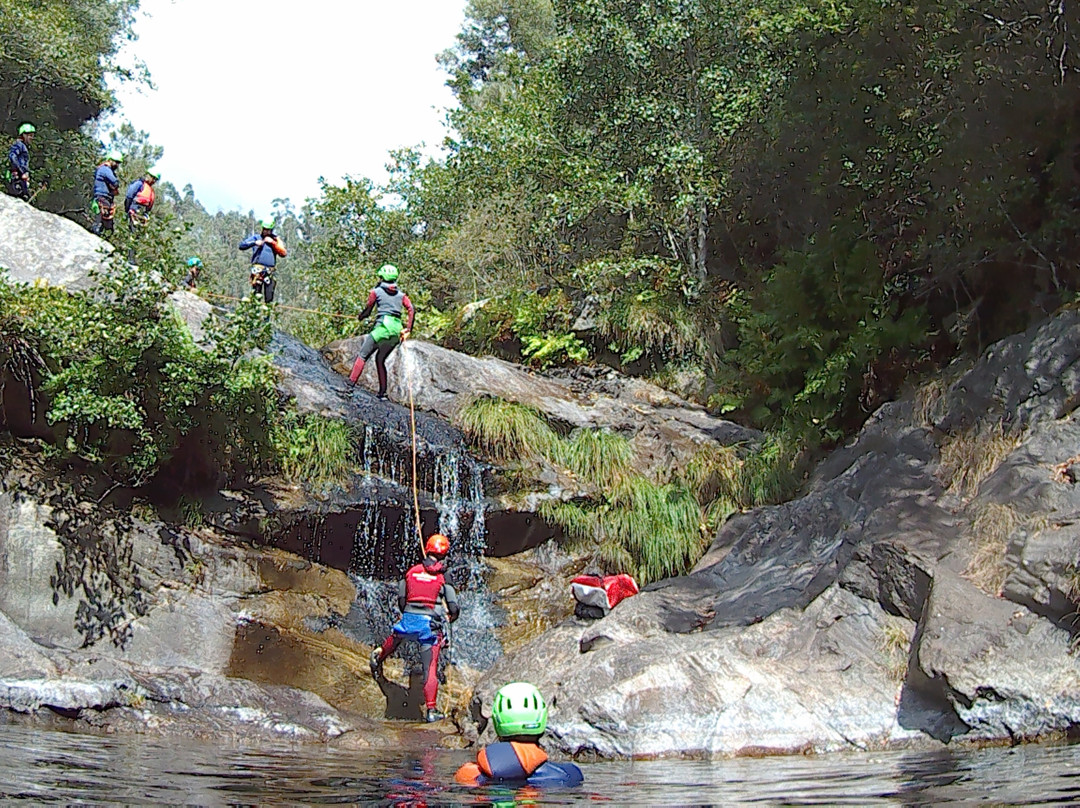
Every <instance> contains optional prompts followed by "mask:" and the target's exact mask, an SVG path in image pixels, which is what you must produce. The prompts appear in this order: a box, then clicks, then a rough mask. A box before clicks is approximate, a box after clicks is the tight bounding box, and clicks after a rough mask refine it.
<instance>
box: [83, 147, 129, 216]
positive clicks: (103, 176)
mask: <svg viewBox="0 0 1080 808" xmlns="http://www.w3.org/2000/svg"><path fill="white" fill-rule="evenodd" d="M123 160H124V157H123V155H122V154H120V152H118V151H116V150H115V149H114V150H113V151H111V152H109V153H108V155H106V157H105V160H104V161H103V162H102V163H101V165H99V166H98V167H97V170H95V171H94V191H93V193H94V202H93V205H92V208H91V209H92V210H93V212H94V214H95V217H96V218H95V219H94V224H93V226H92V227H91V228H90V232H92V233H94V234H95V235H98V236H100V235H102V234H104V233H111V232H113V226H114V224H115V222H114V218H115V216H116V195H117V194H118V193H119V192H120V178H119V177H118V176H116V169H118V168H119V167H120V163H122V162H123Z"/></svg>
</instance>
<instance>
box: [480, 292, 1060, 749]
mask: <svg viewBox="0 0 1080 808" xmlns="http://www.w3.org/2000/svg"><path fill="white" fill-rule="evenodd" d="M1078 369H1080V313H1077V312H1075V311H1063V312H1061V313H1059V314H1058V315H1057V316H1055V317H1054V318H1052V319H1050V320H1048V321H1047V322H1045V323H1044V324H1042V325H1041V326H1039V327H1038V328H1034V329H1031V330H1030V331H1028V332H1027V333H1025V334H1021V335H1017V336H1015V337H1012V338H1010V339H1008V340H1004V341H1003V342H1001V343H998V344H996V345H994V346H992V347H991V348H990V349H989V350H988V351H987V353H986V355H985V356H984V357H983V358H982V359H980V360H979V361H977V362H973V363H970V365H969V366H959V365H958V366H957V367H955V368H951V369H949V371H948V373H947V374H946V375H945V377H944V379H945V382H944V383H943V384H939V385H938V390H937V393H936V394H935V393H933V391H930V392H929V393H928V392H924V393H923V394H920V395H919V396H912V397H909V398H907V399H905V400H902V401H898V402H893V403H890V404H887V405H885V406H884V407H882V408H881V409H880V410H878V411H877V412H876V413H874V415H873V416H872V417H871V418H870V419H869V420H868V421H867V423H866V424H865V425H864V427H863V429H862V430H861V431H860V433H859V435H858V436H857V437H856V438H855V439H853V440H852V441H851V442H850V443H848V444H847V445H846V446H844V447H841V448H839V449H837V450H836V451H834V452H833V453H832V454H831V455H830V456H829V457H828V458H826V459H825V460H824V461H823V462H822V463H821V464H820V465H819V467H818V468H817V469H816V470H815V471H814V473H813V475H812V477H811V479H810V480H809V481H808V484H807V487H806V492H805V493H804V495H803V496H802V497H801V498H800V499H798V500H796V501H793V502H788V503H784V504H782V505H778V506H773V507H767V508H759V509H757V510H755V511H751V512H749V513H746V514H742V515H738V516H736V517H734V518H733V519H731V520H730V521H729V522H728V523H727V524H726V525H724V526H723V527H722V528H721V529H720V530H719V532H718V534H717V536H716V538H715V540H714V542H713V543H712V546H711V547H710V549H709V551H708V552H707V554H706V555H705V557H704V558H703V559H702V560H701V562H700V563H699V564H698V565H697V566H696V567H695V569H694V570H693V571H692V572H691V574H689V575H687V576H684V577H682V578H677V579H672V580H667V581H660V582H658V583H656V584H654V585H652V586H650V587H648V588H646V590H645V591H644V592H642V594H640V595H638V596H636V597H634V598H631V599H630V600H628V601H625V602H624V603H622V604H620V605H619V606H618V607H617V608H616V609H615V610H613V611H612V613H611V614H610V615H608V616H607V617H606V618H604V619H603V620H601V621H599V622H598V623H597V624H595V626H594V627H593V628H591V629H587V628H585V627H582V626H577V625H575V624H573V623H568V624H565V625H562V626H559V627H557V628H555V629H553V630H551V632H550V633H549V634H548V635H545V636H542V637H540V638H538V639H537V640H535V641H534V643H533V645H532V646H530V647H529V648H527V649H525V650H524V651H523V652H518V653H515V654H513V655H511V656H510V657H509V658H508V659H506V660H503V661H502V662H500V663H499V666H498V669H497V671H493V672H492V674H491V675H490V676H489V677H487V678H486V679H485V680H484V681H483V682H482V683H481V685H480V687H479V688H478V690H477V694H478V701H477V705H476V708H475V709H476V711H477V712H478V715H479V714H482V710H484V709H488V707H487V706H486V705H487V703H488V702H487V701H486V700H488V699H490V695H491V693H492V692H493V691H494V689H495V688H496V687H497V686H498V684H499V683H500V680H503V681H504V680H505V679H507V678H510V677H514V678H519V677H518V676H517V675H516V673H515V672H517V671H523V672H525V673H526V675H528V676H535V677H537V678H538V680H539V681H541V682H543V685H544V687H546V688H548V690H550V694H551V697H552V698H554V699H555V700H556V701H557V704H558V711H557V714H556V717H555V719H554V723H555V731H554V732H555V737H556V739H557V743H558V745H559V746H560V747H561V748H563V749H565V750H566V751H571V752H572V751H575V750H579V749H593V750H595V751H597V752H599V753H600V754H601V755H640V754H650V755H651V754H674V755H678V754H717V753H726V752H734V751H739V750H745V749H746V748H747V745H748V744H749V743H750V740H749V739H752V738H758V739H761V740H762V745H763V746H767V747H769V748H770V749H776V750H787V751H792V750H795V749H799V748H814V749H829V748H836V747H837V746H843V745H849V746H850V745H854V746H866V745H874V744H878V743H880V744H887V745H888V744H897V743H901V744H908V743H912V742H914V741H916V740H919V739H921V740H922V741H923V742H927V743H929V742H932V739H937V740H944V741H949V740H979V741H984V740H987V739H1015V738H1030V737H1039V736H1044V735H1046V734H1048V733H1053V734H1056V733H1060V732H1063V731H1069V732H1072V731H1076V729H1077V728H1078V727H1080V712H1078V699H1080V681H1078V680H1077V661H1076V657H1075V656H1074V655H1073V652H1072V650H1071V649H1072V648H1073V647H1075V645H1076V642H1077V637H1076V635H1077V630H1078V626H1077V625H1076V621H1075V613H1076V611H1077V608H1078V606H1077V603H1078V602H1080V584H1078V583H1077V582H1078V580H1080V575H1078V573H1077V570H1078V569H1080V551H1078V550H1077V549H1076V548H1077V545H1076V540H1075V533H1076V530H1077V528H1076V525H1077V523H1078V521H1080V517H1078V515H1080V485H1078V484H1077V481H1078V480H1080V460H1078V458H1077V454H1078V452H1077V448H1076V447H1077V445H1078V444H1080V425H1078V423H1077V422H1076V421H1075V420H1074V419H1073V417H1072V413H1073V410H1074V408H1075V407H1076V406H1077V405H1078V404H1080V370H1078ZM946 448H947V449H948V456H947V457H946V456H945V455H944V454H943V450H944V449H946ZM957 458H960V460H957ZM961 575H971V577H972V579H973V580H975V579H977V580H980V581H985V582H986V583H984V584H983V585H984V586H986V587H988V588H992V587H994V586H996V583H993V582H997V581H1001V580H1004V584H1003V586H1002V587H1001V594H1002V595H1003V596H1004V598H1005V599H1001V598H998V597H994V595H997V594H998V593H997V592H996V591H991V592H982V591H980V590H979V589H977V588H976V587H975V586H974V584H972V583H970V582H969V581H967V580H965V579H964V578H963V577H961ZM856 629H857V630H856ZM886 648H887V649H889V650H888V651H887V654H888V655H889V656H891V657H892V659H891V661H890V662H889V663H888V664H887V665H884V664H883V662H882V657H883V656H884V655H886V651H884V650H883V649H886ZM582 651H586V652H585V653H582ZM765 659H768V660H769V665H768V667H767V669H761V668H758V667H755V666H756V665H758V664H759V661H761V660H765ZM546 660H550V661H551V662H550V664H547V663H546V662H545V661H546ZM747 660H749V661H747ZM911 660H915V662H914V663H912V664H905V663H908V662H910V661H911ZM760 664H761V665H762V667H763V668H764V663H763V662H762V663H760ZM830 665H836V666H837V667H838V669H839V670H833V669H832V668H831V667H830ZM883 666H884V667H888V668H889V669H890V670H891V671H892V672H893V673H892V675H893V676H895V675H897V674H898V675H899V676H902V677H903V684H902V686H900V687H899V688H898V689H897V688H893V689H892V690H891V691H890V688H889V687H886V686H885V684H884V682H885V679H884V678H882V677H883V676H884V673H883V672H882V667H883ZM794 671H797V672H798V675H795V673H794ZM750 672H752V675H751V673H750ZM740 677H741V678H740ZM875 677H877V678H875ZM520 678H526V677H525V676H521V677H520ZM890 681H891V680H890ZM664 682H669V683H670V689H669V690H666V691H663V690H661V686H662V685H661V683H664ZM690 682H694V683H696V684H697V688H691V687H690V685H689V684H688V683H690ZM740 682H744V684H743V685H740V684H739V683H740ZM728 685H730V687H731V689H728V690H725V689H724V688H725V687H727V686H728ZM751 685H752V686H751ZM740 687H742V688H743V689H744V690H745V692H743V691H742V690H740ZM759 693H764V694H767V697H768V704H771V705H781V706H782V711H783V712H784V714H785V715H787V716H790V721H789V722H788V723H786V724H785V725H783V726H782V727H781V726H777V719H776V718H775V717H774V716H772V715H770V713H769V711H768V705H767V704H756V703H755V699H756V697H757V696H756V694H759ZM695 697H697V698H700V699H701V700H702V704H703V705H704V706H703V707H702V708H701V712H702V713H708V714H711V715H714V716H717V718H716V720H715V721H714V723H713V724H712V725H708V723H707V721H706V719H705V718H704V716H703V715H698V713H697V708H696V707H694V706H693V705H694V702H693V698H695ZM741 715H742V716H745V719H743V718H740V717H739V716H741ZM481 723H482V722H481ZM754 730H756V732H755V731H754ZM784 731H787V732H788V734H787V735H785V734H784ZM646 750H647V751H646Z"/></svg>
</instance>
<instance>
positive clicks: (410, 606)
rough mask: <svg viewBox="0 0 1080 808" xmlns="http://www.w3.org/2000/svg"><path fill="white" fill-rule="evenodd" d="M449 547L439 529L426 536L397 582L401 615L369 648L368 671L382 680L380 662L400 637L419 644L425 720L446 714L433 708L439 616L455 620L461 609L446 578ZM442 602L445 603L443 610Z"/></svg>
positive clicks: (439, 641) (436, 691) (439, 643)
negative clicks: (420, 555)
mask: <svg viewBox="0 0 1080 808" xmlns="http://www.w3.org/2000/svg"><path fill="white" fill-rule="evenodd" d="M449 551H450V540H449V539H447V538H446V536H443V535H442V534H440V533H433V534H431V535H430V536H428V539H427V542H425V544H424V558H423V560H421V562H420V563H419V564H415V565H413V566H412V567H410V568H409V570H408V571H407V572H406V573H405V577H404V579H403V580H402V581H401V582H400V583H399V584H398V608H399V609H401V619H400V620H398V621H397V623H395V624H394V627H393V629H392V630H391V632H390V636H389V637H387V638H386V639H385V640H384V641H383V644H382V646H381V647H379V648H376V649H375V650H374V651H372V652H371V675H372V676H373V677H374V678H375V680H376V681H377V682H380V681H382V680H383V679H384V678H385V677H384V675H383V662H384V661H385V660H386V658H387V657H389V656H390V655H391V654H393V653H394V652H395V651H396V650H397V648H398V646H399V645H400V644H401V643H402V642H403V641H404V640H411V641H412V642H415V643H417V644H419V646H420V661H421V663H422V664H423V683H424V706H425V711H424V720H426V721H428V722H429V723H431V722H434V721H439V720H441V719H443V718H445V717H446V716H444V715H443V714H442V713H440V712H439V711H438V710H437V709H435V700H436V697H437V696H438V694H439V676H438V670H439V651H440V649H441V648H442V647H443V645H444V636H445V635H444V630H443V629H444V627H443V619H444V617H445V618H449V620H450V622H453V621H454V620H457V618H458V615H459V614H460V613H461V609H460V607H459V606H458V600H457V592H455V591H454V587H452V586H451V585H450V584H448V583H447V582H446V577H445V575H444V573H445V569H446V567H445V566H444V565H443V560H444V559H445V558H446V554H447V553H448V552H449ZM442 604H445V613H444V611H443V606H442Z"/></svg>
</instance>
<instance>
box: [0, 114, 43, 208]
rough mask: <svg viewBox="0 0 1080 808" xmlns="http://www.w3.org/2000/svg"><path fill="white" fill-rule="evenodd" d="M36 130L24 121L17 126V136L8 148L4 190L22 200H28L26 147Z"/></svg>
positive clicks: (28, 164)
mask: <svg viewBox="0 0 1080 808" xmlns="http://www.w3.org/2000/svg"><path fill="white" fill-rule="evenodd" d="M36 131H37V129H35V128H34V125H33V124H32V123H24V124H23V125H22V126H20V127H19V136H18V137H17V138H15V142H14V143H12V144H11V148H10V149H8V164H7V172H6V175H7V176H6V180H7V182H6V185H5V188H4V190H5V191H6V192H7V193H8V194H10V195H11V196H16V197H18V198H19V199H21V200H22V201H23V202H29V201H30V149H29V148H27V147H28V146H29V145H30V143H31V142H32V141H33V139H34V133H35V132H36Z"/></svg>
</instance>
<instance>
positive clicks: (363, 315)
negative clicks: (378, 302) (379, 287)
mask: <svg viewBox="0 0 1080 808" xmlns="http://www.w3.org/2000/svg"><path fill="white" fill-rule="evenodd" d="M374 308H375V290H374V289H372V290H371V292H370V293H369V294H368V296H367V305H366V306H364V310H363V311H362V312H360V313H359V314H358V315H356V318H357V319H358V320H361V321H363V320H366V319H367V318H368V315H370V314H371V312H372V310H373V309H374Z"/></svg>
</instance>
